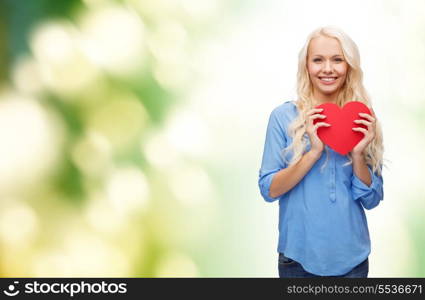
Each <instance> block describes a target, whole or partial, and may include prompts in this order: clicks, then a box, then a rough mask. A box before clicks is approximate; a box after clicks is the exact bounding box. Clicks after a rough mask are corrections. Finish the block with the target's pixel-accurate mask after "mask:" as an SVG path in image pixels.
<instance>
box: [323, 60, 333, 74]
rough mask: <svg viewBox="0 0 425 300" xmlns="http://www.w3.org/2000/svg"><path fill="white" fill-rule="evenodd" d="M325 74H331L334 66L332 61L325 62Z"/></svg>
mask: <svg viewBox="0 0 425 300" xmlns="http://www.w3.org/2000/svg"><path fill="white" fill-rule="evenodd" d="M323 68H324V71H325V72H331V71H332V65H331V62H330V61H325V66H324V67H323Z"/></svg>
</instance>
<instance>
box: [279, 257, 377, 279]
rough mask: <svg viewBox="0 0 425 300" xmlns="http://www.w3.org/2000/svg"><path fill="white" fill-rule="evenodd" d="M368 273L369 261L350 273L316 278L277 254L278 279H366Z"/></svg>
mask: <svg viewBox="0 0 425 300" xmlns="http://www.w3.org/2000/svg"><path fill="white" fill-rule="evenodd" d="M368 273H369V259H368V258H366V259H365V260H364V261H363V262H361V263H360V264H358V265H357V266H355V267H354V268H353V269H352V270H351V271H350V272H348V273H347V274H344V275H341V276H318V275H314V274H311V273H309V272H307V271H306V270H304V268H303V267H302V266H301V264H300V263H298V262H296V261H295V260H292V259H290V258H288V257H286V256H285V255H284V254H283V253H279V277H281V278H293V277H297V278H309V277H347V278H367V274H368Z"/></svg>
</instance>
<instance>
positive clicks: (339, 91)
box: [258, 27, 383, 277]
mask: <svg viewBox="0 0 425 300" xmlns="http://www.w3.org/2000/svg"><path fill="white" fill-rule="evenodd" d="M353 100H357V101H359V102H362V103H363V104H365V105H367V106H370V100H369V98H368V96H367V94H366V91H365V90H364V88H363V84H362V71H361V69H360V56H359V53H358V49H357V47H356V45H355V43H354V42H353V41H352V40H351V39H350V38H349V37H348V36H347V35H346V34H345V33H344V32H343V31H342V30H340V29H337V28H333V27H324V28H319V29H317V30H315V31H314V32H312V33H311V34H310V35H309V37H308V38H307V42H306V44H305V45H304V47H303V49H302V50H301V52H300V55H299V69H298V101H296V102H292V101H287V102H285V103H283V104H281V105H280V106H278V107H277V108H275V109H274V110H273V112H272V113H271V115H270V119H269V125H268V127H267V133H266V142H265V146H264V153H263V160H262V164H261V169H260V174H259V181H258V183H259V187H260V191H261V194H262V196H263V198H264V199H265V200H266V201H268V202H273V201H275V200H279V243H278V252H279V264H278V266H279V276H280V277H318V276H337V277H367V275H368V271H369V260H368V256H369V254H370V238H369V231H368V226H367V221H366V215H365V212H364V209H372V208H374V207H376V206H377V205H378V204H379V202H380V201H381V200H382V199H383V180H382V175H381V169H382V134H381V132H380V129H379V126H377V125H376V122H377V121H376V119H375V116H371V115H369V114H361V115H360V116H357V114H356V118H357V119H360V118H361V117H364V118H365V120H354V123H353V124H352V125H351V126H352V130H354V131H358V132H361V133H363V137H362V139H361V140H360V141H359V142H358V144H357V145H355V146H354V148H353V149H352V150H351V152H350V153H349V154H348V155H342V154H340V153H338V152H335V151H334V150H333V149H331V148H329V147H328V146H326V145H325V144H324V143H323V142H322V140H321V139H319V137H318V135H317V130H318V128H320V127H329V126H331V125H330V124H329V123H327V118H326V116H325V115H324V114H323V108H317V106H318V105H320V104H323V103H333V104H337V105H339V106H344V105H345V104H346V103H349V102H351V101H353ZM317 121H318V122H317ZM329 121H330V120H329ZM361 125H365V126H366V127H365V128H366V129H365V128H361V127H358V126H361ZM325 149H326V155H325V153H324V152H325V151H324V150H325Z"/></svg>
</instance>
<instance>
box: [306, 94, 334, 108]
mask: <svg viewBox="0 0 425 300" xmlns="http://www.w3.org/2000/svg"><path fill="white" fill-rule="evenodd" d="M337 96H338V95H337V94H333V95H319V96H318V95H316V94H314V93H313V94H312V96H311V98H312V100H313V103H314V105H315V106H316V105H320V104H323V103H336V99H337Z"/></svg>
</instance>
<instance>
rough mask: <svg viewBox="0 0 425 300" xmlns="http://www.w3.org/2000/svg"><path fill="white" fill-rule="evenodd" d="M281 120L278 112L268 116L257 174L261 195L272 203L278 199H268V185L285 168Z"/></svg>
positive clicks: (284, 138) (284, 137) (283, 133)
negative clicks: (261, 157)
mask: <svg viewBox="0 0 425 300" xmlns="http://www.w3.org/2000/svg"><path fill="white" fill-rule="evenodd" d="M284 128H285V127H284V124H283V120H282V119H279V118H278V112H277V111H276V109H275V110H273V112H272V113H271V115H270V118H269V123H268V126H267V132H266V141H265V144H264V152H263V159H262V162H261V168H260V172H259V179H258V185H259V188H260V192H261V195H262V196H263V198H264V200H265V201H267V202H273V201H275V200H278V199H279V198H280V197H276V198H272V197H270V185H271V183H272V180H273V177H274V175H275V174H276V173H277V172H278V171H280V170H282V169H283V168H286V166H287V165H286V163H285V162H284V160H283V157H282V151H283V149H284V148H285V147H286V140H287V139H286V134H285V131H284Z"/></svg>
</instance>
